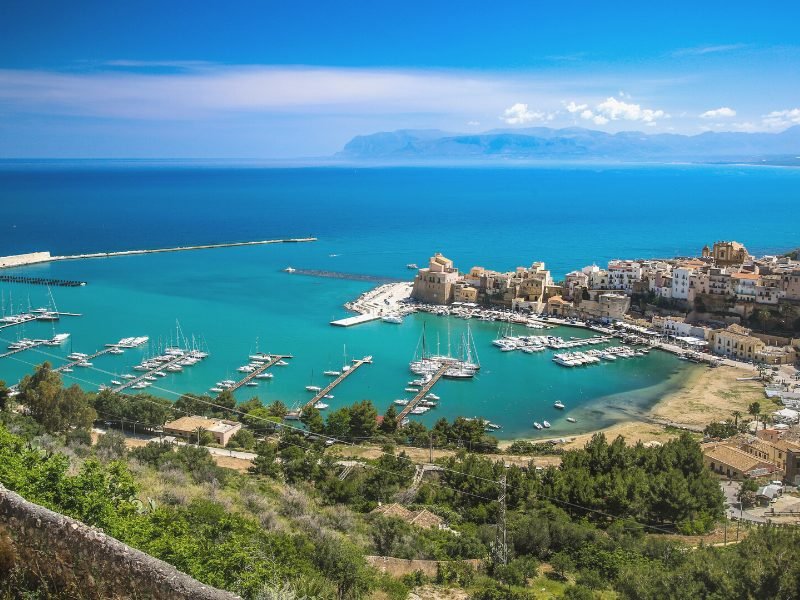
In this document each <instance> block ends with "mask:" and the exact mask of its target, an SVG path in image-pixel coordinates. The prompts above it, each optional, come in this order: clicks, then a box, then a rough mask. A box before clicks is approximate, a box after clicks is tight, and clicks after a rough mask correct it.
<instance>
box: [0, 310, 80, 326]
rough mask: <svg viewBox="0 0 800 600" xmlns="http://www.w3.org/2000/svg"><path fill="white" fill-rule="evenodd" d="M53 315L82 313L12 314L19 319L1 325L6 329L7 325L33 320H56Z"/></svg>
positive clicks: (76, 315)
mask: <svg viewBox="0 0 800 600" xmlns="http://www.w3.org/2000/svg"><path fill="white" fill-rule="evenodd" d="M51 315H58V316H59V317H80V316H81V315H80V313H66V312H58V311H55V310H54V311H52V312H47V313H35V312H34V313H25V314H20V315H11V316H12V317H16V319H17V320H15V321H12V322H11V323H3V324H2V325H0V329H6V328H7V327H16V326H17V325H24V324H25V323H31V322H33V321H48V322H49V321H55V320H56V319H53V318H51Z"/></svg>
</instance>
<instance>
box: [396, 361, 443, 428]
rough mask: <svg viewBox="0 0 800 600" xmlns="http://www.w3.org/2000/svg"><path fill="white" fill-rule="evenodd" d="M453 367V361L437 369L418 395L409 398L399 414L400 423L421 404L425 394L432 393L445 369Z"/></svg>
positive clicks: (398, 420)
mask: <svg viewBox="0 0 800 600" xmlns="http://www.w3.org/2000/svg"><path fill="white" fill-rule="evenodd" d="M452 367H453V365H452V364H451V363H449V362H445V363H444V364H442V365H441V366H440V367H439V368H438V369H437V370H436V372H435V373H434V374H433V377H431V378H430V380H429V381H428V383H426V384H425V385H423V386H422V388H421V389H420V390H419V392H417V395H416V396H414V397H413V398H412V399H411V400H409V402H408V404H406V405H405V406H404V407H403V410H401V411H400V414H398V415H397V422H398V423H401V422H402V421H403V419H405V418H406V416H408V414H409V413H410V412H411V411H412V410H414V408H415V407H416V406H417V404H419V403H420V402H421V401H422V399H423V398H425V396H427V395H428V394H429V393H430V391H431V390H432V389H433V386H434V385H436V382H438V381H439V380H440V379H441V378H442V375H444V373H445V371H447V370H448V369H451V368H452Z"/></svg>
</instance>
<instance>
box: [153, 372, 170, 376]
mask: <svg viewBox="0 0 800 600" xmlns="http://www.w3.org/2000/svg"><path fill="white" fill-rule="evenodd" d="M153 375H155V376H157V377H166V376H167V374H166V373H164V371H155V372H154V373H153Z"/></svg>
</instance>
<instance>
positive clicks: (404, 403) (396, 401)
mask: <svg viewBox="0 0 800 600" xmlns="http://www.w3.org/2000/svg"><path fill="white" fill-rule="evenodd" d="M394 403H395V404H397V406H408V400H402V399H401V400H395V401H394Z"/></svg>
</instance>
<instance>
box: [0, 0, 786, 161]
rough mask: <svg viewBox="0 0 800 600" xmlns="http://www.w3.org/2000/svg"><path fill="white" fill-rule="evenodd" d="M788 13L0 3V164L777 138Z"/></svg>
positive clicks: (300, 1)
mask: <svg viewBox="0 0 800 600" xmlns="http://www.w3.org/2000/svg"><path fill="white" fill-rule="evenodd" d="M798 23H800V3H798V2H787V1H785V0H780V1H778V2H772V3H754V2H751V1H747V2H744V1H738V0H735V1H728V2H717V1H715V0H707V1H704V2H697V1H696V0H695V1H693V2H684V1H683V0H676V1H671V2H669V3H660V4H653V3H643V2H637V3H634V2H630V3H626V2H613V3H608V2H606V3H604V2H596V1H594V2H582V1H578V0H573V1H571V2H559V3H555V2H541V1H539V2H537V1H535V0H528V1H527V2H515V1H512V0H506V1H505V2H501V3H488V2H485V1H483V2H473V1H470V0H463V1H459V2H454V1H450V2H440V1H436V0H427V1H424V2H417V1H414V0H405V1H394V0H372V1H370V2H362V1H357V0H345V1H344V2H322V1H320V2H309V1H306V0H293V1H292V2H273V1H270V0H262V1H260V2H256V1H253V2H249V1H246V0H240V1H237V2H216V1H214V0H195V1H188V0H187V1H172V2H168V1H166V0H162V1H160V2H151V1H149V0H137V2H114V1H110V0H105V1H93V0H84V1H81V2H75V3H71V2H63V1H53V2H46V1H38V0H22V1H18V0H4V1H3V2H2V3H0V158H22V157H25V158H28V157H41V158H43V157H48V158H50V157H52V158H128V157H140V158H265V159H266V158H289V157H320V156H328V155H331V154H333V153H335V152H337V151H339V150H340V149H341V148H342V146H343V145H344V144H345V143H346V142H347V141H348V140H349V139H351V138H352V137H353V136H355V135H362V134H369V133H373V132H377V131H391V130H395V129H441V130H444V131H448V132H454V133H476V132H484V131H490V130H493V129H514V128H524V127H533V126H548V127H572V126H580V127H588V128H591V129H598V130H603V131H608V132H617V131H631V130H636V131H644V132H646V133H665V132H672V133H683V134H690V135H694V134H699V133H702V132H704V131H744V132H756V131H766V132H778V131H782V130H784V129H786V128H788V127H790V126H792V125H796V124H800V28H799V27H798Z"/></svg>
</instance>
